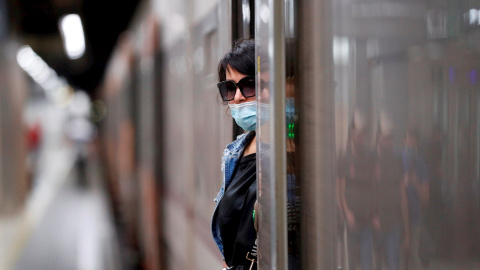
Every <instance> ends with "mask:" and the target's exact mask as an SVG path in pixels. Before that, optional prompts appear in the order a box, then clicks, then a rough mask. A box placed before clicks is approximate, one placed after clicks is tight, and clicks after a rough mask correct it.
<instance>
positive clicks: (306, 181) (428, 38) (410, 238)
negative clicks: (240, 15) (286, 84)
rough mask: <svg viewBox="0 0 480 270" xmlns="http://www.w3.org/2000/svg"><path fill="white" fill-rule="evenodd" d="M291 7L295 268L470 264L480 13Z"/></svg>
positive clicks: (361, 5) (397, 4) (426, 4)
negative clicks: (294, 34)
mask: <svg viewBox="0 0 480 270" xmlns="http://www.w3.org/2000/svg"><path fill="white" fill-rule="evenodd" d="M259 13H260V14H261V11H260V12H259ZM298 14H299V15H298V18H299V20H298V45H299V49H298V67H299V70H298V72H299V76H298V85H299V88H298V89H299V94H298V97H299V99H298V101H299V102H298V104H299V106H298V108H299V114H298V118H299V130H298V134H297V137H299V138H298V148H299V154H298V156H299V157H300V158H299V161H300V176H301V183H302V185H301V187H300V190H301V206H302V208H301V210H302V225H303V226H302V229H301V233H302V235H301V239H302V268H306V269H333V268H336V269H439V268H445V269H457V268H459V267H460V268H466V269H475V268H477V267H478V260H479V256H480V253H479V250H478V248H476V247H475V245H474V243H473V242H472V239H476V238H478V229H477V228H478V222H479V220H478V218H477V215H476V214H475V213H476V212H477V211H478V194H479V191H478V190H479V189H478V167H479V165H478V153H479V150H478V137H479V136H478V111H479V110H478V105H479V104H478V82H477V76H478V75H477V72H478V68H479V67H478V65H479V63H478V61H477V59H478V50H477V49H476V48H478V45H479V39H478V32H479V29H478V22H479V20H478V18H479V16H478V15H479V7H478V6H477V5H476V4H475V3H473V2H471V1H445V2H431V1H421V2H415V3H413V2H405V1H388V2H385V1H354V2H351V1H302V2H301V3H299V7H298ZM276 90H277V89H276ZM312 211H313V212H315V213H312Z"/></svg>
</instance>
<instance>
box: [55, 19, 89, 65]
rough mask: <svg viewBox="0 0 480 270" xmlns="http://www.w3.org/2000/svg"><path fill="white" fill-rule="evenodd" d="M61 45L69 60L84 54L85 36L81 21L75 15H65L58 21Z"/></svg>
mask: <svg viewBox="0 0 480 270" xmlns="http://www.w3.org/2000/svg"><path fill="white" fill-rule="evenodd" d="M60 32H61V33H62V37H63V45H64V47H65V51H66V52H67V55H68V57H69V58H70V59H78V58H80V57H82V55H83V54H84V53H85V36H84V34H83V26H82V20H81V19H80V16H78V15H77V14H69V15H65V16H63V17H62V18H61V19H60Z"/></svg>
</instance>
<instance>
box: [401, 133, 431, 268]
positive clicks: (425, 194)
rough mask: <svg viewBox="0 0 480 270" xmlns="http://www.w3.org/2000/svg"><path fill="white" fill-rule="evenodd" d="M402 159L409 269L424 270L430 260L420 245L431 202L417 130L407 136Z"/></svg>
mask: <svg viewBox="0 0 480 270" xmlns="http://www.w3.org/2000/svg"><path fill="white" fill-rule="evenodd" d="M402 159H403V171H404V174H405V176H404V177H405V185H406V194H407V200H408V221H409V227H410V228H409V231H410V245H409V248H408V256H407V263H408V265H409V269H423V266H422V265H421V264H423V265H426V264H428V261H427V260H428V258H427V257H425V256H422V254H421V253H420V244H421V243H422V240H425V239H426V238H425V237H426V236H427V235H426V231H425V227H424V217H423V215H424V213H423V211H422V210H423V209H424V208H425V207H426V205H427V204H428V202H429V199H430V190H429V173H428V167H427V163H426V162H425V158H424V157H423V155H422V154H421V153H420V151H419V149H418V132H417V130H415V129H409V130H408V131H407V133H406V135H405V145H404V148H403V151H402ZM423 244H425V242H424V243H423Z"/></svg>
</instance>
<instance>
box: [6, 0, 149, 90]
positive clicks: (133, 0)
mask: <svg viewBox="0 0 480 270" xmlns="http://www.w3.org/2000/svg"><path fill="white" fill-rule="evenodd" d="M6 1H7V6H8V17H9V23H10V25H9V26H10V27H9V28H10V29H11V31H12V32H13V33H14V35H15V36H17V37H18V39H19V40H20V42H21V43H25V44H28V45H30V46H31V47H32V49H33V50H34V51H35V52H36V53H37V54H38V55H39V56H40V57H42V58H43V60H44V61H45V62H46V63H47V64H48V65H49V66H50V67H52V68H53V69H54V70H55V71H56V72H57V74H58V75H60V76H62V77H65V78H66V79H67V80H68V82H69V83H70V84H71V85H73V86H74V87H76V88H80V89H83V90H85V91H87V92H89V93H90V94H94V93H95V89H96V88H97V86H98V85H99V83H100V82H101V79H102V76H103V73H104V70H105V66H106V63H107V61H108V59H109V57H110V55H111V52H112V49H113V47H114V45H115V44H116V41H117V38H118V36H119V34H120V33H121V32H122V31H124V30H125V28H126V27H127V26H128V24H129V22H130V20H131V17H132V15H133V14H134V12H135V10H136V7H137V6H138V4H139V2H141V1H142V0H120V1H118V0H117V1H115V0H100V1H98V0H6ZM72 13H75V14H79V15H80V17H81V19H82V23H83V27H84V32H85V39H86V47H87V49H86V53H85V54H84V56H82V57H81V58H79V59H76V60H71V59H69V58H68V57H67V56H66V53H65V50H64V48H63V41H62V38H61V36H60V32H59V27H58V22H59V19H60V18H61V17H62V16H64V15H66V14H72Z"/></svg>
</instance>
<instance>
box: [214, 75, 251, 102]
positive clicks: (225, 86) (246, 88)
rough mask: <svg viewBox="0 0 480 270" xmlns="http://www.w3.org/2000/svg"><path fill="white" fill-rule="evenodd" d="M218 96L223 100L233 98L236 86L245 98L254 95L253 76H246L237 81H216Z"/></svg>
mask: <svg viewBox="0 0 480 270" xmlns="http://www.w3.org/2000/svg"><path fill="white" fill-rule="evenodd" d="M217 87H218V90H219V91H220V96H221V97H222V99H223V101H230V100H233V99H234V98H235V93H236V92H237V87H238V89H240V92H241V93H242V95H243V96H244V97H246V98H249V97H254V96H255V77H251V76H247V77H245V78H243V79H241V80H240V81H238V82H237V83H235V82H234V81H222V82H219V83H217Z"/></svg>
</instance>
